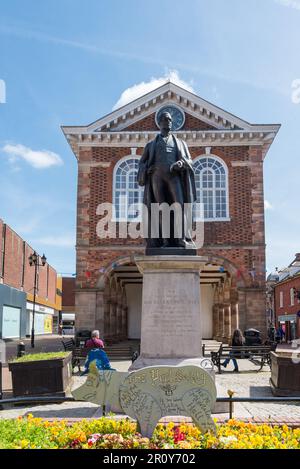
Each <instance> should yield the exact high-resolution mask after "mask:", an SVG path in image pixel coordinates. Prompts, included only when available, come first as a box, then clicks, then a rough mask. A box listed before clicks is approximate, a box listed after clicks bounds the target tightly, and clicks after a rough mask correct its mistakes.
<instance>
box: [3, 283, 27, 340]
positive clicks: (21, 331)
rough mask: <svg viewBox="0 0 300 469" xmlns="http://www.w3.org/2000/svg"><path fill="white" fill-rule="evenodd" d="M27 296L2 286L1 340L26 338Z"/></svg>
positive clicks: (14, 289)
mask: <svg viewBox="0 0 300 469" xmlns="http://www.w3.org/2000/svg"><path fill="white" fill-rule="evenodd" d="M25 325H26V294H25V293H24V292H22V291H20V290H17V289H16V288H12V287H10V286H8V285H0V339H18V338H21V337H24V336H25Z"/></svg>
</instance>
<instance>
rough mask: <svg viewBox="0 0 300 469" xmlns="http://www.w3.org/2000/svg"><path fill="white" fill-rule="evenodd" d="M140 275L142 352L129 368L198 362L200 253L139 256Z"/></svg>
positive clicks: (199, 355)
mask: <svg viewBox="0 0 300 469" xmlns="http://www.w3.org/2000/svg"><path fill="white" fill-rule="evenodd" d="M135 261H136V264H137V267H138V269H139V270H140V272H141V273H142V274H143V299H142V330H141V354H140V357H139V358H138V359H137V360H136V361H135V362H134V363H133V366H132V368H131V369H139V368H142V367H145V366H153V365H179V364H183V363H184V364H187V363H191V364H198V365H199V359H201V357H202V343H201V339H202V334H201V320H200V314H201V312H200V307H201V306H200V271H201V269H202V267H203V266H204V265H205V263H206V262H207V259H206V258H204V257H200V256H138V257H136V258H135Z"/></svg>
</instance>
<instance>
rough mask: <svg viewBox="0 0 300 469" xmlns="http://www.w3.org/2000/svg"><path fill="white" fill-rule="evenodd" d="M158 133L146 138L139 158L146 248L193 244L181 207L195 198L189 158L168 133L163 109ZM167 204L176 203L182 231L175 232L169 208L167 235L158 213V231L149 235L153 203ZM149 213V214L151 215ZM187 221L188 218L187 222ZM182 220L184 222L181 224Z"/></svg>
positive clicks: (167, 115)
mask: <svg viewBox="0 0 300 469" xmlns="http://www.w3.org/2000/svg"><path fill="white" fill-rule="evenodd" d="M158 125H159V128H160V134H158V135H157V137H156V138H155V139H154V140H152V141H151V142H149V143H148V144H147V145H146V147H145V149H144V153H143V155H142V157H141V159H140V162H139V170H138V175H137V179H138V183H139V185H140V186H145V191H144V205H145V206H146V207H147V209H148V227H149V228H148V229H149V231H148V233H149V234H148V239H147V248H170V247H171V248H183V249H187V248H191V247H192V248H194V245H193V244H191V239H190V237H191V235H190V233H191V226H189V227H188V226H186V224H187V221H186V216H184V213H185V207H187V206H189V207H191V206H192V204H193V202H194V201H195V200H196V187H195V178H194V170H193V163H192V158H191V155H190V153H189V150H188V147H187V145H186V143H185V142H184V141H183V140H180V139H178V138H176V137H175V136H174V135H173V134H172V133H171V129H172V117H171V114H170V113H168V112H163V113H162V114H161V115H160V117H159V122H158ZM164 203H167V204H169V206H171V205H173V204H176V205H177V206H179V207H180V208H181V213H182V219H181V220H182V223H183V226H182V232H181V235H180V236H178V235H176V236H175V231H174V230H175V228H174V227H175V225H176V219H175V218H176V213H172V212H171V219H170V228H171V229H170V236H169V237H168V238H165V237H164V233H163V227H162V221H161V217H160V219H159V222H158V223H159V230H158V231H159V235H158V236H157V237H155V238H154V237H153V236H152V237H151V234H150V226H151V220H152V221H153V212H152V215H151V208H152V207H153V204H164ZM151 217H152V218H151ZM188 223H189V224H190V225H191V220H190V221H189V222H188ZM184 224H185V226H184Z"/></svg>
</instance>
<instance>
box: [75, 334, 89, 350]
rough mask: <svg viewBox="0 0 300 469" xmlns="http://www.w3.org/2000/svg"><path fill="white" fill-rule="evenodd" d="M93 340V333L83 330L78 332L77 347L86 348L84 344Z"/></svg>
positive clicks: (76, 336) (76, 337)
mask: <svg viewBox="0 0 300 469" xmlns="http://www.w3.org/2000/svg"><path fill="white" fill-rule="evenodd" d="M90 338H91V331H88V330H83V331H78V332H76V335H75V345H76V347H84V344H85V343H86V341H87V340H88V339H90Z"/></svg>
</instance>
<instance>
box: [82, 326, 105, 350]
mask: <svg viewBox="0 0 300 469" xmlns="http://www.w3.org/2000/svg"><path fill="white" fill-rule="evenodd" d="M85 347H86V348H104V343H103V340H101V339H100V332H99V331H97V330H96V331H93V332H92V334H91V338H90V339H88V340H87V341H86V343H85Z"/></svg>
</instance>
